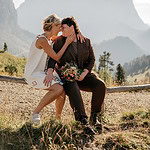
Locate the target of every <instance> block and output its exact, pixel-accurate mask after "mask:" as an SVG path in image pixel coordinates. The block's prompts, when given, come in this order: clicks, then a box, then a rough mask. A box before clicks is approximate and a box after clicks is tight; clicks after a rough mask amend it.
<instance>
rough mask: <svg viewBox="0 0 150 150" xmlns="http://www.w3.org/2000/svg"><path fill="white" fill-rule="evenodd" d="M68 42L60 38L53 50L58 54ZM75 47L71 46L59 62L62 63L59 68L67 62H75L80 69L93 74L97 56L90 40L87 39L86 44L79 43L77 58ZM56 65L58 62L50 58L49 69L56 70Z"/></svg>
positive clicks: (64, 38)
mask: <svg viewBox="0 0 150 150" xmlns="http://www.w3.org/2000/svg"><path fill="white" fill-rule="evenodd" d="M65 41H66V37H63V36H59V37H58V38H57V39H56V40H55V42H54V45H53V49H54V50H55V52H56V53H58V52H59V51H60V50H61V48H62V47H63V45H64V43H65ZM73 49H74V47H73V45H72V44H70V45H69V46H68V47H67V49H66V51H65V53H64V54H63V56H62V57H61V59H60V60H59V61H60V63H58V66H59V67H61V66H64V65H65V62H68V63H69V62H71V61H74V62H76V63H77V65H78V67H79V68H80V69H88V70H89V72H91V70H92V68H93V66H94V63H95V55H94V51H93V48H92V46H91V43H90V40H89V39H85V42H84V43H80V41H77V56H76V55H75V54H74V52H73ZM55 64H56V61H55V60H53V59H52V58H49V60H48V68H54V67H55Z"/></svg>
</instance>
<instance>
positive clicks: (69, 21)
mask: <svg viewBox="0 0 150 150" xmlns="http://www.w3.org/2000/svg"><path fill="white" fill-rule="evenodd" d="M61 24H62V25H63V24H67V25H68V26H69V27H71V26H72V25H73V26H74V30H75V33H76V34H78V33H79V28H78V24H77V22H76V20H75V18H74V17H67V18H64V19H63V20H62V22H61Z"/></svg>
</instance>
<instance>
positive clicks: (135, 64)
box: [123, 55, 150, 76]
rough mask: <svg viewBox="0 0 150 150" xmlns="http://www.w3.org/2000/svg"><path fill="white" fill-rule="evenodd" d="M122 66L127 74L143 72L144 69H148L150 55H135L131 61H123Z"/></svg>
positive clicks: (149, 67) (149, 66)
mask: <svg viewBox="0 0 150 150" xmlns="http://www.w3.org/2000/svg"><path fill="white" fill-rule="evenodd" d="M123 68H124V70H125V72H126V75H127V76H128V75H131V76H132V75H137V74H141V73H144V72H145V71H147V70H149V69H150V55H143V56H141V57H137V58H135V59H133V60H132V61H130V62H128V63H125V64H124V65H123Z"/></svg>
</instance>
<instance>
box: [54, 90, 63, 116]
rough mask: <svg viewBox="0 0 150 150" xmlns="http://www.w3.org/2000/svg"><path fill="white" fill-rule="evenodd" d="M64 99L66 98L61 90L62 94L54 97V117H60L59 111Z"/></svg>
mask: <svg viewBox="0 0 150 150" xmlns="http://www.w3.org/2000/svg"><path fill="white" fill-rule="evenodd" d="M65 99H66V95H65V91H64V90H63V92H62V94H61V95H60V96H59V97H58V98H57V99H56V103H55V106H56V119H61V113H62V109H63V107H64V104H65Z"/></svg>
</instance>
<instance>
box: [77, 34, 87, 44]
mask: <svg viewBox="0 0 150 150" xmlns="http://www.w3.org/2000/svg"><path fill="white" fill-rule="evenodd" d="M77 38H78V40H80V42H81V43H83V42H85V39H86V38H85V37H84V36H83V35H82V33H81V32H79V33H78V34H77Z"/></svg>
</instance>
